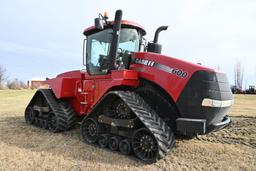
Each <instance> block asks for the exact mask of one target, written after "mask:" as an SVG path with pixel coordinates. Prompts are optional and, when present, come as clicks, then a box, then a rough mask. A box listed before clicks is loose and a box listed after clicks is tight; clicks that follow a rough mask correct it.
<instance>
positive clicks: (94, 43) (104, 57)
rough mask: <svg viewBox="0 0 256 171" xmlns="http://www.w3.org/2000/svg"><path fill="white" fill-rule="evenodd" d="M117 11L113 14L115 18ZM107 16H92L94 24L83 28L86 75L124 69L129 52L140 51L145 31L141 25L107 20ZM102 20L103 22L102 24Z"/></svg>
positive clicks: (129, 55)
mask: <svg viewBox="0 0 256 171" xmlns="http://www.w3.org/2000/svg"><path fill="white" fill-rule="evenodd" d="M120 15H122V14H121V13H118V12H117V14H116V19H118V17H119V18H120ZM107 18H108V17H107V16H102V15H100V17H99V18H96V19H95V26H92V27H89V28H88V29H86V30H85V31H84V35H85V36H86V46H84V52H86V53H84V58H85V57H86V60H84V61H86V68H87V72H88V73H89V74H90V75H104V74H108V73H109V72H110V71H111V70H120V69H128V68H129V64H130V60H131V55H132V54H133V53H134V52H139V51H143V50H144V49H142V48H141V44H142V36H144V35H145V34H146V32H145V30H144V29H143V27H142V26H140V25H138V24H136V23H133V22H130V21H125V20H121V18H120V21H116V20H115V21H113V22H109V21H107ZM103 22H104V24H103Z"/></svg>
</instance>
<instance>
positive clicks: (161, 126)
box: [25, 89, 174, 163]
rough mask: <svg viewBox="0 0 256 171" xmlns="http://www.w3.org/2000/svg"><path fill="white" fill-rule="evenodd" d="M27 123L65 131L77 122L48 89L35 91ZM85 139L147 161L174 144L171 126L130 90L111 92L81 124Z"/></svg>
mask: <svg viewBox="0 0 256 171" xmlns="http://www.w3.org/2000/svg"><path fill="white" fill-rule="evenodd" d="M25 119H26V122H27V123H28V124H32V125H35V126H38V127H41V128H45V129H49V130H50V131H52V132H60V131H66V130H69V129H70V128H72V126H74V124H75V123H76V115H75V113H74V111H73V110H72V108H71V107H70V106H69V104H68V103H67V102H65V101H63V100H58V99H56V98H55V96H54V95H53V93H52V91H51V90H49V89H45V90H38V92H37V93H36V94H35V96H34V97H33V99H32V100H31V102H30V104H29V105H28V107H27V108H26V111H25ZM80 130H81V135H82V138H83V140H84V141H85V142H87V143H89V144H97V145H98V146H99V147H102V148H109V149H111V150H113V151H120V152H121V153H122V154H125V155H130V154H133V155H135V156H137V157H138V158H139V159H141V160H143V161H144V162H147V163H152V162H155V161H156V160H158V159H161V158H163V157H164V156H165V155H166V153H167V152H168V151H169V150H170V149H171V148H172V147H173V145H174V134H173V132H172V130H171V128H170V127H169V126H168V125H167V124H166V123H165V121H163V120H162V119H161V118H160V117H159V116H158V115H157V114H156V112H155V111H154V110H153V109H152V108H151V107H150V106H149V105H148V104H147V103H146V102H145V101H144V100H143V98H141V97H140V96H139V95H138V94H137V93H136V92H132V91H111V92H109V93H107V94H106V95H105V96H104V97H103V98H102V100H101V101H100V102H98V104H96V106H95V107H94V108H93V110H92V112H91V113H90V115H88V116H86V117H85V118H84V119H83V121H82V123H81V129H80Z"/></svg>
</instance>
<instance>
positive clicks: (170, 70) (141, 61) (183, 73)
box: [133, 58, 188, 78]
mask: <svg viewBox="0 0 256 171" xmlns="http://www.w3.org/2000/svg"><path fill="white" fill-rule="evenodd" d="M133 62H134V63H135V64H142V65H145V66H149V67H155V68H157V69H160V70H162V71H165V72H168V73H170V74H174V75H176V76H178V77H181V78H186V77H187V76H188V72H186V71H183V70H182V69H179V68H171V67H169V66H166V65H162V64H159V63H156V62H154V61H151V60H147V59H140V58H135V59H134V60H133Z"/></svg>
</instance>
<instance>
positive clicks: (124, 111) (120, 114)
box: [116, 102, 131, 119]
mask: <svg viewBox="0 0 256 171" xmlns="http://www.w3.org/2000/svg"><path fill="white" fill-rule="evenodd" d="M116 113H117V118H119V119H130V118H131V110H130V109H129V107H128V106H127V105H126V104H125V103H124V102H119V103H118V104H117V106H116Z"/></svg>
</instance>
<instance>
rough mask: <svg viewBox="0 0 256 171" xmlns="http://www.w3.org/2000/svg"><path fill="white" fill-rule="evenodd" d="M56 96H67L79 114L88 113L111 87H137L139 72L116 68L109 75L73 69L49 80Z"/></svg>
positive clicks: (48, 82)
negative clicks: (92, 73)
mask: <svg viewBox="0 0 256 171" xmlns="http://www.w3.org/2000/svg"><path fill="white" fill-rule="evenodd" d="M47 84H49V85H50V87H51V88H52V90H53V92H54V94H55V96H56V97H57V98H58V99H60V98H66V99H68V100H69V101H70V103H71V106H72V107H73V109H74V110H75V111H76V113H78V114H79V115H86V114H87V113H88V112H90V110H91V108H92V107H93V106H94V105H95V104H96V103H97V102H98V100H99V99H100V98H101V97H102V96H103V95H104V94H106V93H107V92H108V91H109V90H110V89H113V88H114V87H120V86H128V87H137V86H138V85H139V80H138V72H137V71H132V70H119V71H118V70H116V71H112V72H111V74H108V75H98V76H90V75H88V74H87V73H84V72H81V71H71V72H66V73H63V74H60V75H58V76H57V77H56V78H53V79H50V80H47Z"/></svg>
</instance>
